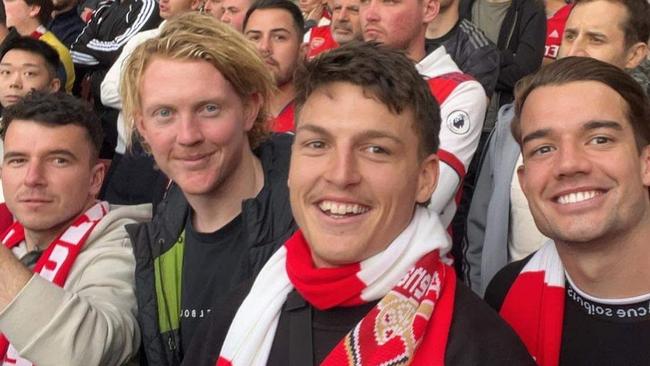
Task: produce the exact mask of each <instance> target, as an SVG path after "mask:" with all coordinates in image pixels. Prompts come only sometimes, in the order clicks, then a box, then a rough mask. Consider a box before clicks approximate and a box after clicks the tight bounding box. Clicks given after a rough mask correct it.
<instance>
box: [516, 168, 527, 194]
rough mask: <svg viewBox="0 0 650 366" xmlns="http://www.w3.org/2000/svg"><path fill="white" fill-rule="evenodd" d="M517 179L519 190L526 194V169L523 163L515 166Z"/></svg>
mask: <svg viewBox="0 0 650 366" xmlns="http://www.w3.org/2000/svg"><path fill="white" fill-rule="evenodd" d="M517 179H518V180H519V187H521V191H522V192H524V195H525V194H526V171H525V166H524V165H520V166H518V167H517Z"/></svg>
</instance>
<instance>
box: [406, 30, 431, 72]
mask: <svg viewBox="0 0 650 366" xmlns="http://www.w3.org/2000/svg"><path fill="white" fill-rule="evenodd" d="M424 34H425V30H423V31H422V37H419V38H417V39H416V40H414V41H413V43H411V44H410V45H409V46H408V47H407V49H406V50H405V51H406V55H407V56H408V58H410V59H411V60H412V61H413V62H415V63H416V64H417V63H418V62H420V61H422V59H423V58H424V57H425V56H426V55H427V53H426V51H425V49H424Z"/></svg>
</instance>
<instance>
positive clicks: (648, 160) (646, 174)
mask: <svg viewBox="0 0 650 366" xmlns="http://www.w3.org/2000/svg"><path fill="white" fill-rule="evenodd" d="M641 180H642V181H643V185H644V186H646V187H648V188H650V145H646V146H645V147H644V148H642V149H641Z"/></svg>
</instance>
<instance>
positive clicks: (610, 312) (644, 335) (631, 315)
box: [485, 257, 650, 366]
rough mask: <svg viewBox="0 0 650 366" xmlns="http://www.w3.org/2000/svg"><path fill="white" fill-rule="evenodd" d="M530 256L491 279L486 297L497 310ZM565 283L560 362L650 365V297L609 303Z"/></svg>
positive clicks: (562, 363)
mask: <svg viewBox="0 0 650 366" xmlns="http://www.w3.org/2000/svg"><path fill="white" fill-rule="evenodd" d="M529 259H530V257H528V258H526V259H524V260H522V261H519V262H514V263H511V264H509V265H508V266H506V267H505V268H504V269H502V270H501V271H500V272H499V273H498V274H497V275H496V276H495V277H494V279H493V280H492V281H491V282H490V285H489V286H488V289H487V291H486V293H485V300H486V301H487V302H488V303H489V304H490V305H491V306H493V307H494V308H495V309H497V310H499V309H501V306H502V305H503V300H504V299H505V296H506V294H507V292H508V290H509V289H510V287H511V286H512V283H513V282H514V280H515V278H516V277H517V275H518V274H519V272H520V271H521V269H522V268H523V267H524V265H525V263H526V262H528V260H529ZM565 286H566V291H565V305H564V323H563V324H562V344H561V350H560V365H566V366H569V365H571V366H574V365H578V366H579V365H603V366H604V365H626V366H628V365H650V347H648V339H650V300H648V299H643V300H641V301H637V302H632V303H628V304H620V303H619V304H615V303H614V304H608V303H604V301H603V300H596V299H593V298H592V299H589V298H587V297H585V296H584V295H581V294H580V291H579V290H576V289H575V288H574V287H573V286H572V285H571V283H570V282H569V281H566V284H565ZM522 311H525V310H524V309H522Z"/></svg>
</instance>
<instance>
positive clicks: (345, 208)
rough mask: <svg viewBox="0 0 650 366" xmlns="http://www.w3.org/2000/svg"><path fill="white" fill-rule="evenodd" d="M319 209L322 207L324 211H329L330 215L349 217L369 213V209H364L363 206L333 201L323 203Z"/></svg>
mask: <svg viewBox="0 0 650 366" xmlns="http://www.w3.org/2000/svg"><path fill="white" fill-rule="evenodd" d="M318 207H320V209H321V210H322V211H329V212H330V213H332V214H335V215H348V214H355V215H358V214H362V213H364V212H367V211H368V210H369V208H368V207H364V206H361V205H357V204H349V203H337V202H333V201H323V202H321V203H320V204H319V205H318Z"/></svg>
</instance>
